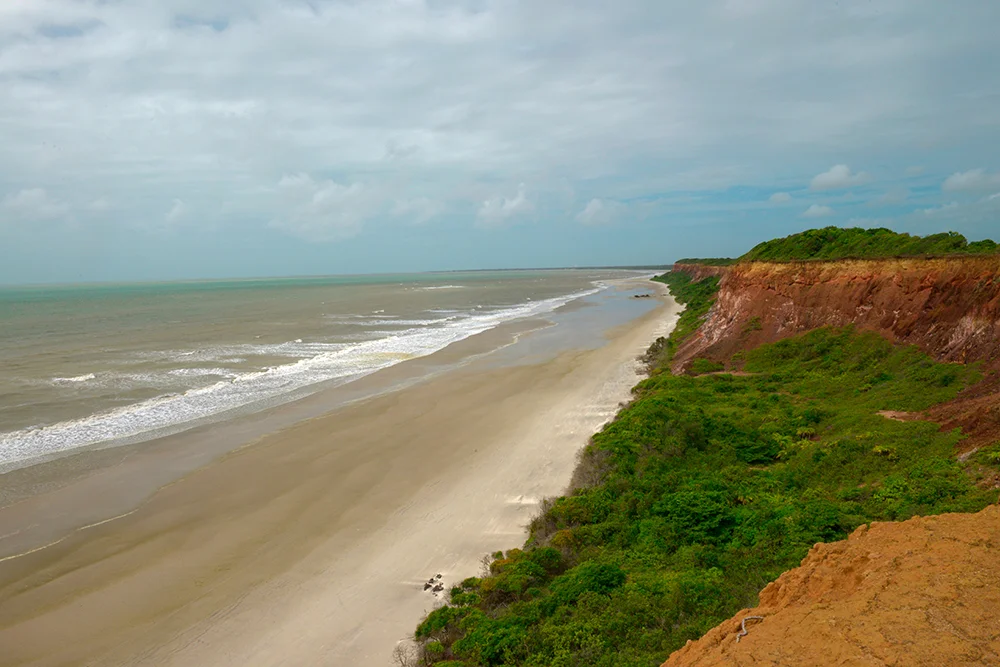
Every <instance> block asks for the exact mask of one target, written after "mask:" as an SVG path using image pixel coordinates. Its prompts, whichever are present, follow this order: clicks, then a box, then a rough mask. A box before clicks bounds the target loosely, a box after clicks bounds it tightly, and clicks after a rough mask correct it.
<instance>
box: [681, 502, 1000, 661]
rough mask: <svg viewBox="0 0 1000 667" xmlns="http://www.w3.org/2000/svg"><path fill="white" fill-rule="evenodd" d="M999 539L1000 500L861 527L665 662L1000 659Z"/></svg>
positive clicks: (823, 547)
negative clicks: (975, 508) (972, 510)
mask: <svg viewBox="0 0 1000 667" xmlns="http://www.w3.org/2000/svg"><path fill="white" fill-rule="evenodd" d="M998 547H1000V507H998V506H991V507H988V508H986V509H984V510H983V511H981V512H979V513H978V514H942V515H939V516H932V517H917V518H914V519H910V520H909V521H904V522H901V523H874V524H872V525H871V527H867V526H862V527H861V528H858V529H857V530H856V531H854V533H853V534H852V535H851V536H850V537H849V538H848V539H846V540H843V541H841V542H832V543H829V544H817V545H816V546H815V547H813V548H812V550H811V551H810V552H809V555H808V556H806V558H805V559H804V560H803V561H802V564H801V566H800V567H798V568H796V569H794V570H789V571H788V572H786V573H784V574H783V575H781V577H779V578H778V579H777V580H776V581H774V582H773V583H771V584H769V585H768V586H767V588H765V589H764V590H763V591H761V594H760V605H759V606H758V607H756V608H754V609H744V610H743V611H741V612H739V613H738V614H736V615H735V616H734V617H733V618H731V619H730V620H728V621H726V622H724V623H722V624H721V625H719V626H717V627H716V628H714V629H712V630H710V631H709V632H708V633H707V634H706V635H705V636H704V637H702V638H701V639H699V640H698V641H695V642H688V644H687V645H686V646H684V647H683V648H681V649H680V650H678V651H675V652H674V653H673V655H671V656H670V658H669V659H668V660H667V662H666V663H665V664H664V667H716V666H718V667H722V666H723V665H725V666H727V667H728V666H730V665H736V666H742V665H754V666H755V667H765V666H769V665H774V666H777V665H784V666H785V667H791V666H793V665H802V666H806V665H808V666H810V667H811V666H813V665H857V666H858V667H861V666H862V665H864V666H866V667H868V666H872V665H915V666H917V665H926V666H927V667H939V666H941V665H950V666H955V667H958V666H961V665H1000V569H998V568H997V567H996V565H997V548H998ZM748 616H758V617H762V620H761V619H751V620H747V621H746V623H745V627H746V634H745V635H743V636H740V637H739V640H740V641H738V642H737V636H738V635H741V634H742V629H743V627H744V622H743V621H744V619H746V618H747V617H748Z"/></svg>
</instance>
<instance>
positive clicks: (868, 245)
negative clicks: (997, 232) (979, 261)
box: [739, 227, 998, 262]
mask: <svg viewBox="0 0 1000 667" xmlns="http://www.w3.org/2000/svg"><path fill="white" fill-rule="evenodd" d="M997 250H998V248H997V244H996V243H994V242H993V241H991V240H989V239H984V240H982V241H975V242H973V243H969V242H968V241H967V240H966V239H965V237H964V236H962V235H961V234H959V233H957V232H943V233H941V234H931V235H930V236H922V237H921V236H911V235H910V234H900V233H897V232H894V231H892V230H891V229H885V228H878V229H861V228H860V227H852V228H840V227H824V228H823V229H810V230H808V231H805V232H801V233H799V234H792V235H791V236H786V237H784V238H781V239H774V240H772V241H765V242H764V243H760V244H758V245H756V246H754V247H753V249H751V250H750V252H748V253H746V254H745V255H743V256H742V257H740V259H739V261H779V262H780V261H790V260H807V259H847V258H852V259H864V258H878V257H914V256H939V255H955V254H964V255H983V254H991V253H996V252H997Z"/></svg>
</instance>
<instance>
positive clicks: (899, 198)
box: [870, 188, 910, 206]
mask: <svg viewBox="0 0 1000 667" xmlns="http://www.w3.org/2000/svg"><path fill="white" fill-rule="evenodd" d="M909 196H910V191H909V189H907V188H892V189H890V190H887V191H886V192H885V193H884V194H882V196H880V197H878V198H877V199H873V200H872V201H871V202H870V203H871V204H872V205H875V206H878V205H883V204H901V203H903V202H904V201H906V200H907V198H908V197H909Z"/></svg>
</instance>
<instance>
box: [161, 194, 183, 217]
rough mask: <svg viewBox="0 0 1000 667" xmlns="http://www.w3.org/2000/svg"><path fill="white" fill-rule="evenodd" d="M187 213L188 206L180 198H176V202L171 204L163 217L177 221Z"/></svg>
mask: <svg viewBox="0 0 1000 667" xmlns="http://www.w3.org/2000/svg"><path fill="white" fill-rule="evenodd" d="M185 213H187V206H185V205H184V202H182V201H181V200H180V199H175V200H174V203H173V204H171V206H170V210H169V211H167V214H166V215H165V216H163V219H164V220H166V221H167V222H177V221H178V220H180V219H181V218H183V217H184V214H185Z"/></svg>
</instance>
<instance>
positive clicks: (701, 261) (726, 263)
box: [674, 257, 740, 266]
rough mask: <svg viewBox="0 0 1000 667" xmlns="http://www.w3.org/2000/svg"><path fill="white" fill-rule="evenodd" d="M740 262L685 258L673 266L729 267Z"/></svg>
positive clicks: (708, 258) (728, 258) (729, 258)
mask: <svg viewBox="0 0 1000 667" xmlns="http://www.w3.org/2000/svg"><path fill="white" fill-rule="evenodd" d="M738 261H740V260H738V259H736V258H733V257H685V258H684V259H678V260H677V261H675V262H674V264H701V265H703V266H729V265H730V264H735V263H736V262H738Z"/></svg>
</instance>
